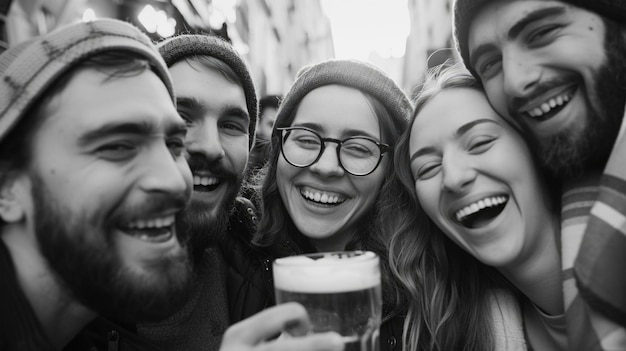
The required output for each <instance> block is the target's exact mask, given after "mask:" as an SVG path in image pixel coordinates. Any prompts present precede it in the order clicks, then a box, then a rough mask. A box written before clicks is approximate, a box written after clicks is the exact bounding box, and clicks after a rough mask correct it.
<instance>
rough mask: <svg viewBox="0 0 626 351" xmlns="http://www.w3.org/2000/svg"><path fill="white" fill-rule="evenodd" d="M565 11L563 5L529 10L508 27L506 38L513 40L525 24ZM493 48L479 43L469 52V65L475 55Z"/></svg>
mask: <svg viewBox="0 0 626 351" xmlns="http://www.w3.org/2000/svg"><path fill="white" fill-rule="evenodd" d="M566 11H567V10H566V8H565V7H564V6H560V5H559V6H552V7H546V8H542V9H538V10H537V11H533V12H530V13H528V14H527V15H526V16H525V17H523V18H522V19H520V20H519V21H518V22H517V23H515V24H514V25H513V26H512V27H511V29H509V32H508V33H507V38H508V39H509V40H513V39H515V38H517V37H518V36H519V34H520V33H521V32H522V30H524V28H526V26H528V25H529V24H531V23H533V22H535V21H539V20H542V19H544V18H546V17H550V16H556V15H561V14H564V13H565V12H566ZM495 48H496V46H495V45H494V44H491V43H487V44H483V45H479V46H478V47H477V48H476V49H474V50H472V52H470V56H469V57H470V65H472V66H473V65H474V61H475V58H476V57H480V56H481V55H483V54H484V53H485V52H489V51H492V50H494V49H495Z"/></svg>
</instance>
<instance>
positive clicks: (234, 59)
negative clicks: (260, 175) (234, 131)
mask: <svg viewBox="0 0 626 351" xmlns="http://www.w3.org/2000/svg"><path fill="white" fill-rule="evenodd" d="M157 47H158V48H159V52H160V53H161V55H162V56H163V58H164V59H165V63H166V64H167V67H171V66H172V65H173V64H175V63H176V62H178V61H180V60H182V59H184V58H186V57H189V56H195V55H200V56H202V55H204V56H210V57H214V58H216V59H218V60H220V61H222V62H224V63H225V64H227V65H228V66H230V68H232V69H233V71H235V74H237V77H239V80H240V81H241V84H242V86H243V92H244V94H245V95H246V105H247V106H248V114H249V115H250V126H249V127H248V133H249V135H250V141H249V143H248V149H251V148H252V145H253V144H254V133H255V130H256V123H257V115H258V102H257V96H256V89H255V88H254V83H253V82H252V77H251V76H250V70H249V69H248V66H247V65H246V63H245V62H244V60H243V58H242V57H241V55H239V53H237V51H235V49H234V48H233V46H232V45H231V44H230V43H228V42H227V41H226V40H224V39H222V38H220V37H217V36H209V35H202V34H182V35H178V36H175V37H173V38H169V39H166V40H164V41H162V42H160V43H158V44H157Z"/></svg>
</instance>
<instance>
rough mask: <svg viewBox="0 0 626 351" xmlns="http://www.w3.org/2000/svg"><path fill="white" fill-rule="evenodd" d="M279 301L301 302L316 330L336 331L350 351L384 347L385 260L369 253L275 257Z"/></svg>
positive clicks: (349, 252) (275, 279) (332, 253)
mask: <svg viewBox="0 0 626 351" xmlns="http://www.w3.org/2000/svg"><path fill="white" fill-rule="evenodd" d="M273 269H274V287H275V289H276V302H277V303H284V302H292V301H293V302H299V303H300V304H302V305H303V306H304V307H305V308H306V309H307V312H308V314H309V317H310V319H311V322H312V324H313V332H318V333H319V332H327V331H335V332H337V333H339V334H340V335H342V337H343V338H344V341H345V343H346V344H345V345H346V347H345V350H378V334H379V328H380V323H381V315H382V293H381V280H380V268H379V259H378V256H377V255H376V254H374V253H373V252H369V251H345V252H330V253H316V254H308V255H299V256H290V257H284V258H279V259H276V260H275V261H274V265H273Z"/></svg>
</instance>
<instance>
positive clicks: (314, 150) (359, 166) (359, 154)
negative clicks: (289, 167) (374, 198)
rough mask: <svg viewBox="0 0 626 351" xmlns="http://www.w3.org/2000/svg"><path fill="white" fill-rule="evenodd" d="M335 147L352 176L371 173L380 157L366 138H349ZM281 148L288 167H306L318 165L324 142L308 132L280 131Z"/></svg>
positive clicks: (376, 146)
mask: <svg viewBox="0 0 626 351" xmlns="http://www.w3.org/2000/svg"><path fill="white" fill-rule="evenodd" d="M338 147H339V148H340V151H339V159H340V163H341V165H342V166H343V167H344V169H345V170H346V171H348V172H349V173H352V174H355V175H361V174H367V173H370V172H372V171H373V170H374V169H375V168H376V166H377V165H378V162H379V159H380V157H381V152H380V148H379V146H378V145H377V144H376V143H375V142H374V141H372V140H369V139H366V138H359V137H354V138H348V139H345V140H343V141H342V142H341V145H340V146H338ZM282 148H283V155H284V157H285V158H286V159H287V161H289V163H291V164H293V165H295V166H297V167H307V166H310V165H312V164H313V163H315V162H316V161H317V159H318V157H319V156H320V154H321V152H322V149H323V141H322V139H321V138H320V137H319V136H318V135H317V134H315V133H314V132H312V131H310V130H307V129H297V128H294V129H290V130H285V131H283V145H282Z"/></svg>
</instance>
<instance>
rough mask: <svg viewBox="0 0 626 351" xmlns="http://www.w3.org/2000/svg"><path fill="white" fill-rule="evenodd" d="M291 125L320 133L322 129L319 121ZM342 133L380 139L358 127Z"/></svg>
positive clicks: (348, 135)
mask: <svg viewBox="0 0 626 351" xmlns="http://www.w3.org/2000/svg"><path fill="white" fill-rule="evenodd" d="M292 127H305V128H309V129H313V130H315V131H317V132H318V133H320V134H321V133H322V132H323V131H324V127H323V126H322V125H321V124H319V123H301V124H294V125H293V126H292ZM343 135H345V136H346V137H348V138H351V137H357V136H366V137H368V138H372V139H374V140H380V138H379V137H378V136H375V135H372V134H370V133H368V132H366V131H364V130H360V129H344V130H343Z"/></svg>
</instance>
